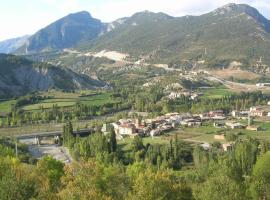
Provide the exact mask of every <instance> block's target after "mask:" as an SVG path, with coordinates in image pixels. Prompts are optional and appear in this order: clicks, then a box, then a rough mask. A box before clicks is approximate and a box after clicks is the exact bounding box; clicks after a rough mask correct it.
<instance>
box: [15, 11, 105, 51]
mask: <svg viewBox="0 0 270 200" xmlns="http://www.w3.org/2000/svg"><path fill="white" fill-rule="evenodd" d="M104 29H105V26H104V24H103V23H101V21H100V20H98V19H94V18H92V16H91V15H90V14H89V13H88V12H85V11H82V12H78V13H74V14H70V15H68V16H66V17H63V18H61V19H59V20H57V21H56V22H53V23H52V24H50V25H48V26H47V27H45V28H43V29H41V30H40V31H38V32H37V33H35V34H34V35H32V36H31V37H30V38H29V40H28V41H27V43H26V44H25V45H24V46H22V47H21V48H20V49H19V50H18V52H20V53H35V52H42V51H50V50H59V49H64V48H71V47H74V46H75V45H78V44H80V43H83V42H85V41H90V40H92V39H94V38H96V37H98V35H99V34H101V32H102V31H103V30H104Z"/></svg>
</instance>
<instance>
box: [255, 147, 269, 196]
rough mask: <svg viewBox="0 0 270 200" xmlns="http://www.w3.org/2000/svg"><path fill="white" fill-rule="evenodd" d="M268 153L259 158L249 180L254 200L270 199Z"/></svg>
mask: <svg viewBox="0 0 270 200" xmlns="http://www.w3.org/2000/svg"><path fill="white" fill-rule="evenodd" d="M269 167H270V151H268V152H267V153H265V154H264V155H263V156H262V157H260V158H259V159H258V161H257V163H256V165H255V166H254V169H253V173H252V178H251V186H250V188H251V194H252V197H253V199H254V200H255V199H256V200H269V199H270V168H269Z"/></svg>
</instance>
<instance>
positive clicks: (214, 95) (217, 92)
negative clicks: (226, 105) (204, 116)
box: [203, 88, 235, 99]
mask: <svg viewBox="0 0 270 200" xmlns="http://www.w3.org/2000/svg"><path fill="white" fill-rule="evenodd" d="M203 93H204V98H210V99H220V98H222V97H224V96H227V95H231V94H235V92H233V91H231V90H230V89H226V88H211V89H206V90H204V91H203Z"/></svg>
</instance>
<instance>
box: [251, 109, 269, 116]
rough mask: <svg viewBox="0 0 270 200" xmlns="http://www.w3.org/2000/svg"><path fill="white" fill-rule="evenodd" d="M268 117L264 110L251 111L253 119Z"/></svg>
mask: <svg viewBox="0 0 270 200" xmlns="http://www.w3.org/2000/svg"><path fill="white" fill-rule="evenodd" d="M266 115H267V113H266V112H265V111H264V110H251V111H250V116H251V117H263V116H266Z"/></svg>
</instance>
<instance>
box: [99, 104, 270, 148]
mask: <svg viewBox="0 0 270 200" xmlns="http://www.w3.org/2000/svg"><path fill="white" fill-rule="evenodd" d="M254 119H263V120H266V121H268V120H270V102H268V104H267V105H262V106H253V107H250V109H249V110H242V111H236V110H234V111H232V112H231V113H228V114H226V113H224V111H223V110H215V111H210V112H207V113H201V114H190V113H176V112H175V113H167V114H165V115H162V116H158V117H156V118H147V117H144V118H143V117H140V118H128V119H120V120H119V121H117V122H113V123H111V124H104V125H103V127H102V130H101V131H102V132H103V133H104V134H106V133H108V131H109V126H112V127H113V129H114V131H115V133H116V137H117V139H118V140H123V139H125V138H126V137H130V138H134V137H135V136H140V137H152V138H154V137H158V136H162V135H164V134H166V133H170V132H172V131H174V130H177V129H179V128H182V127H185V128H192V127H201V126H203V123H208V124H212V125H211V126H213V127H215V128H219V129H230V130H235V129H239V130H249V131H254V132H256V131H262V130H263V129H262V127H260V126H258V125H254V124H253V120H254ZM243 122H247V123H243ZM245 124H246V125H245ZM213 139H215V140H216V141H221V142H222V141H223V142H222V148H223V150H224V151H227V150H229V149H230V148H232V146H233V142H231V141H230V142H227V143H226V137H225V134H224V133H222V132H221V133H220V134H215V135H213ZM201 146H202V147H203V148H204V149H206V150H207V149H210V148H211V145H210V144H209V143H207V142H203V143H202V144H201Z"/></svg>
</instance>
